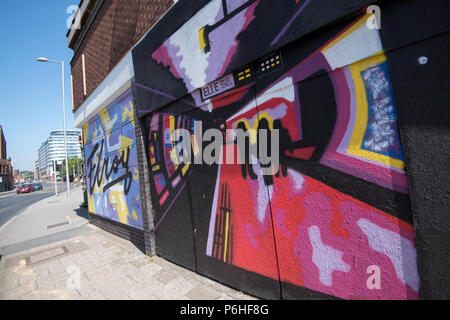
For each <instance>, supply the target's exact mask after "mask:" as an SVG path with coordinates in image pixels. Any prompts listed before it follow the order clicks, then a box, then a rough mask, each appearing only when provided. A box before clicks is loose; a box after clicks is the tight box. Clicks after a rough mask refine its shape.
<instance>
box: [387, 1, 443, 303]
mask: <svg viewBox="0 0 450 320" xmlns="http://www.w3.org/2000/svg"><path fill="white" fill-rule="evenodd" d="M449 9H450V4H449V2H448V1H429V2H422V1H410V2H407V3H406V2H401V1H400V2H398V3H396V4H395V5H393V7H392V9H391V10H389V11H387V12H386V14H385V15H384V17H383V18H384V19H383V21H384V24H383V29H382V30H383V40H384V42H385V43H386V44H387V45H388V46H391V47H395V48H396V50H392V51H390V52H389V53H388V55H387V56H388V62H389V68H390V71H391V77H392V82H393V90H394V94H395V96H396V98H397V103H398V108H397V112H398V121H399V127H400V134H401V138H402V144H403V148H404V152H405V162H406V172H407V175H408V184H409V192H410V197H411V210H412V214H413V221H414V227H415V232H416V243H417V250H418V252H417V255H418V264H419V272H420V279H421V290H420V294H421V297H422V298H423V299H449V298H450V268H449V265H450V179H449V176H450V108H449V101H450V61H449V58H448V53H449V52H450V32H449V30H450V10H449ZM413 28H414V29H413ZM396 39H401V40H396ZM399 41H400V43H398V42H399ZM394 43H398V44H396V45H395V44H394ZM400 45H402V46H400Z"/></svg>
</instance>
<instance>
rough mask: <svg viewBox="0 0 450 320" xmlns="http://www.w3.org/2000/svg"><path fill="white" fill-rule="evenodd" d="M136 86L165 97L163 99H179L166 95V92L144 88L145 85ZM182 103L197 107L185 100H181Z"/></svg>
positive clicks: (137, 84)
mask: <svg viewBox="0 0 450 320" xmlns="http://www.w3.org/2000/svg"><path fill="white" fill-rule="evenodd" d="M135 85H136V87H139V88H142V89H144V90H147V91H150V92H152V93H156V94H159V95H161V96H163V97H166V98H169V99H171V100H177V98H175V97H174V96H171V95H170V94H167V93H164V92H162V91H159V90H156V89H152V88H150V87H147V86H144V85H142V84H140V83H135ZM180 101H183V102H184V103H187V104H188V105H190V106H192V107H196V105H194V104H192V103H190V102H189V101H186V100H184V99H180Z"/></svg>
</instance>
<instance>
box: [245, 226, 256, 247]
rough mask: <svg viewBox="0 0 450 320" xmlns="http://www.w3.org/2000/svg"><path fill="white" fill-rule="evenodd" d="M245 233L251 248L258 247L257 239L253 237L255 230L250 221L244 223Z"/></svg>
mask: <svg viewBox="0 0 450 320" xmlns="http://www.w3.org/2000/svg"><path fill="white" fill-rule="evenodd" d="M244 230H245V234H246V235H247V239H248V241H249V242H250V244H251V245H252V247H253V248H255V249H257V248H258V241H257V240H256V239H255V236H254V234H255V231H254V230H253V227H252V225H251V224H250V223H246V224H245V226H244Z"/></svg>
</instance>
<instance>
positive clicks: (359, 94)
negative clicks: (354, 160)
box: [347, 52, 405, 170]
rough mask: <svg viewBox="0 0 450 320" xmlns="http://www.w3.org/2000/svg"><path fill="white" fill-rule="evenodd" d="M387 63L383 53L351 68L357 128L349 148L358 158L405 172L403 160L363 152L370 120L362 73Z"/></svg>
mask: <svg viewBox="0 0 450 320" xmlns="http://www.w3.org/2000/svg"><path fill="white" fill-rule="evenodd" d="M385 61H386V56H385V55H384V54H383V52H378V53H377V54H375V55H374V56H372V57H370V58H367V59H364V60H362V61H359V62H357V63H354V64H353V65H351V66H350V71H351V73H352V78H353V82H354V84H355V95H356V105H357V110H356V119H355V127H354V129H353V133H352V136H351V139H350V143H349V146H348V150H347V151H348V153H350V154H353V155H355V156H357V157H361V158H366V159H370V160H372V161H375V162H379V163H383V164H386V165H389V166H393V167H395V168H397V169H401V170H403V169H404V168H405V163H404V162H403V161H402V160H399V159H395V158H392V157H389V156H386V155H383V154H379V153H376V152H372V151H368V150H363V149H361V145H362V143H363V140H364V136H365V133H366V129H367V122H368V118H369V114H368V113H369V104H368V102H367V94H366V87H365V85H364V81H363V79H362V77H361V72H362V71H364V70H367V69H368V68H370V67H373V66H376V65H379V64H381V63H383V62H385Z"/></svg>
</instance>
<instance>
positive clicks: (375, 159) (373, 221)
mask: <svg viewBox="0 0 450 320" xmlns="http://www.w3.org/2000/svg"><path fill="white" fill-rule="evenodd" d="M416 2H420V1H416ZM369 4H371V3H368V2H367V1H320V2H318V1H309V0H306V1H298V0H290V1H289V0H286V1H269V0H267V1H266V0H255V1H245V0H227V1H219V0H212V1H199V2H198V3H196V4H195V5H192V4H188V1H179V3H178V4H177V5H176V6H175V7H174V8H173V9H172V10H171V11H169V12H168V13H167V15H166V16H165V17H164V18H163V19H162V21H161V22H160V23H159V24H158V25H156V26H155V28H154V30H153V31H152V32H150V33H149V35H148V36H147V37H146V38H145V39H144V40H143V42H142V43H141V44H140V45H138V46H137V47H136V48H135V49H134V51H133V59H134V68H135V76H136V84H135V85H136V99H137V111H138V113H139V115H140V116H141V117H142V119H143V121H144V123H145V126H146V128H147V132H146V136H147V155H148V159H149V166H150V168H149V171H150V175H151V189H152V205H153V208H154V210H155V217H154V222H155V232H156V246H157V253H158V254H159V255H161V256H163V257H165V258H167V259H170V260H172V261H174V262H176V263H179V264H181V265H183V266H185V267H187V268H190V269H192V270H196V271H197V272H199V273H201V274H205V275H207V276H210V277H212V278H215V279H218V280H220V281H222V282H225V283H227V284H229V285H231V286H234V287H237V288H239V289H243V290H245V291H247V292H250V293H253V294H256V295H257V296H260V297H264V298H285V299H292V298H334V297H335V298H343V299H418V298H419V296H420V295H419V290H420V280H419V272H418V266H417V253H416V244H415V233H414V227H413V219H412V215H411V210H410V197H409V188H408V187H409V186H408V179H407V176H406V173H405V162H404V153H403V148H402V143H401V137H400V132H399V125H398V119H397V108H398V103H397V96H396V92H395V90H394V88H395V83H393V81H392V78H391V68H390V66H389V61H388V58H387V53H388V51H389V50H392V49H393V48H396V47H397V46H398V45H399V42H398V41H401V40H398V41H397V42H395V41H396V40H395V39H394V42H392V39H391V38H389V37H388V38H387V40H386V38H383V33H382V32H380V31H379V30H377V29H371V28H369V27H368V26H367V24H366V22H367V20H368V19H372V18H371V15H368V14H366V13H365V12H366V10H365V9H366V6H367V5H369ZM421 4H422V5H425V4H424V2H421ZM419 7H420V6H419ZM383 10H386V12H390V13H392V11H389V10H393V9H392V7H389V6H388V5H386V6H385V7H383ZM325 13H326V14H325ZM337 19H339V22H336V20H337ZM332 21H334V24H333V25H332V26H328V27H327V28H322V29H320V30H319V31H317V29H318V28H320V27H323V26H325V25H328V24H329V23H330V22H332ZM313 31H314V33H313V34H312V35H308V34H310V33H312V32H313ZM305 35H308V36H305ZM386 43H387V44H388V46H386ZM404 50H406V49H404ZM404 52H405V51H404ZM395 76H396V77H397V76H398V74H397V73H396V74H395ZM397 78H398V77H397ZM216 81H217V82H216ZM401 81H403V80H401ZM200 122H201V123H202V129H203V132H204V131H205V130H207V129H208V128H218V129H221V130H223V131H224V130H225V129H236V128H246V129H249V128H253V129H255V130H258V129H259V128H268V129H270V130H272V129H279V130H280V135H281V146H280V161H281V165H280V171H279V174H277V175H273V176H269V177H264V176H262V174H261V166H260V164H259V162H257V164H255V165H250V164H248V163H247V164H243V165H240V164H223V165H222V164H219V165H199V164H193V165H189V164H180V165H175V164H174V162H173V161H172V159H173V155H174V153H175V154H176V153H177V151H178V149H177V146H175V145H173V143H172V142H171V140H170V135H171V132H173V131H174V130H175V129H179V128H183V129H188V130H190V131H191V133H192V134H193V141H194V143H193V148H194V152H198V151H199V150H202V146H201V144H200V140H196V139H197V138H199V137H198V136H197V135H198V133H195V132H194V124H195V123H200ZM223 134H224V138H225V135H226V133H225V131H224V133H223ZM228 138H229V139H228V140H226V139H224V140H226V141H229V142H228V143H227V144H225V145H224V146H223V148H222V149H221V150H220V152H219V153H220V155H221V156H223V157H226V155H227V154H230V153H232V154H235V155H236V154H237V153H238V150H237V147H236V144H235V143H234V141H233V138H232V137H228ZM230 141H231V142H230ZM255 143H257V138H256V137H250V139H249V141H248V144H255ZM206 147H207V144H205V143H204V144H203V149H205V148H206ZM374 269H376V270H380V274H381V287H380V288H379V289H378V288H373V287H372V286H371V285H370V284H371V281H372V280H371V279H373V278H371V275H372V273H373V272H374V271H373V270H374Z"/></svg>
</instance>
